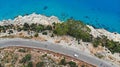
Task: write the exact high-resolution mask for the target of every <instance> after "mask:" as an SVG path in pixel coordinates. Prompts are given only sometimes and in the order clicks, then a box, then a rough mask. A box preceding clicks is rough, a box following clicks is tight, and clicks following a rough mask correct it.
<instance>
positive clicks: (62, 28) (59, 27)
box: [53, 23, 68, 36]
mask: <svg viewBox="0 0 120 67" xmlns="http://www.w3.org/2000/svg"><path fill="white" fill-rule="evenodd" d="M53 32H54V34H57V35H60V36H61V35H66V34H67V32H68V26H67V25H66V24H65V23H58V24H55V29H54V31H53Z"/></svg>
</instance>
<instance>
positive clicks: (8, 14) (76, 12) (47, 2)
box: [0, 0, 120, 33]
mask: <svg viewBox="0 0 120 67" xmlns="http://www.w3.org/2000/svg"><path fill="white" fill-rule="evenodd" d="M119 3H120V0H0V20H3V19H13V18H14V17H16V16H18V15H25V14H31V13H33V12H35V13H38V14H44V15H47V16H51V15H55V16H57V17H59V19H60V20H66V19H68V18H74V19H77V20H82V21H84V22H85V23H87V24H90V25H93V26H95V27H96V28H105V29H107V30H109V31H111V32H119V33H120V5H119Z"/></svg>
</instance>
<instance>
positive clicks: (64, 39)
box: [0, 13, 120, 65]
mask: <svg viewBox="0 0 120 67" xmlns="http://www.w3.org/2000/svg"><path fill="white" fill-rule="evenodd" d="M24 23H28V24H32V23H38V24H42V25H52V24H53V23H61V21H60V20H59V19H58V18H57V17H55V16H51V17H46V16H44V15H40V14H35V13H33V14H30V15H26V16H23V17H22V16H18V17H16V18H15V19H14V20H10V19H9V20H3V21H0V25H1V26H4V25H10V24H14V25H16V26H17V25H23V24H24ZM87 26H88V27H89V28H90V29H91V32H90V33H91V34H92V35H93V36H94V37H98V36H101V35H105V36H107V38H108V39H110V40H113V41H118V42H120V34H118V33H111V32H109V31H107V30H105V29H95V28H93V27H92V26H89V25H87ZM24 33H26V32H24ZM5 35H7V34H5V33H0V37H2V36H5ZM14 35H17V32H15V33H14V34H13V36H14ZM24 35H26V36H27V34H24ZM39 36H40V37H38V38H32V39H35V40H41V39H42V40H43V41H49V42H52V43H59V44H60V45H63V44H64V45H63V46H70V47H72V48H75V49H80V50H82V51H84V52H86V53H89V54H91V55H95V54H97V53H98V54H100V55H103V56H104V58H102V59H104V60H106V61H111V62H114V63H116V64H119V65H120V56H119V55H120V53H114V54H112V53H111V52H110V51H109V50H106V48H105V47H101V46H99V47H98V48H94V47H93V46H92V44H91V43H88V42H83V41H80V45H77V41H76V40H75V39H74V38H73V37H70V36H55V37H53V38H51V37H50V36H49V35H42V34H40V33H39ZM111 58H112V59H111Z"/></svg>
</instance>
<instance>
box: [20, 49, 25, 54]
mask: <svg viewBox="0 0 120 67" xmlns="http://www.w3.org/2000/svg"><path fill="white" fill-rule="evenodd" d="M18 51H19V52H23V53H25V52H26V50H25V49H19V50H18Z"/></svg>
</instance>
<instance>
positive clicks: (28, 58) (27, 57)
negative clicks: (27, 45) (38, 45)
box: [20, 54, 31, 63]
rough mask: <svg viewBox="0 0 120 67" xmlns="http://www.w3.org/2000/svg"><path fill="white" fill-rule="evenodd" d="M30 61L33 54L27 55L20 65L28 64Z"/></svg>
mask: <svg viewBox="0 0 120 67" xmlns="http://www.w3.org/2000/svg"><path fill="white" fill-rule="evenodd" d="M30 60H31V54H27V55H25V57H23V58H22V60H21V61H20V63H26V62H28V61H30Z"/></svg>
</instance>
